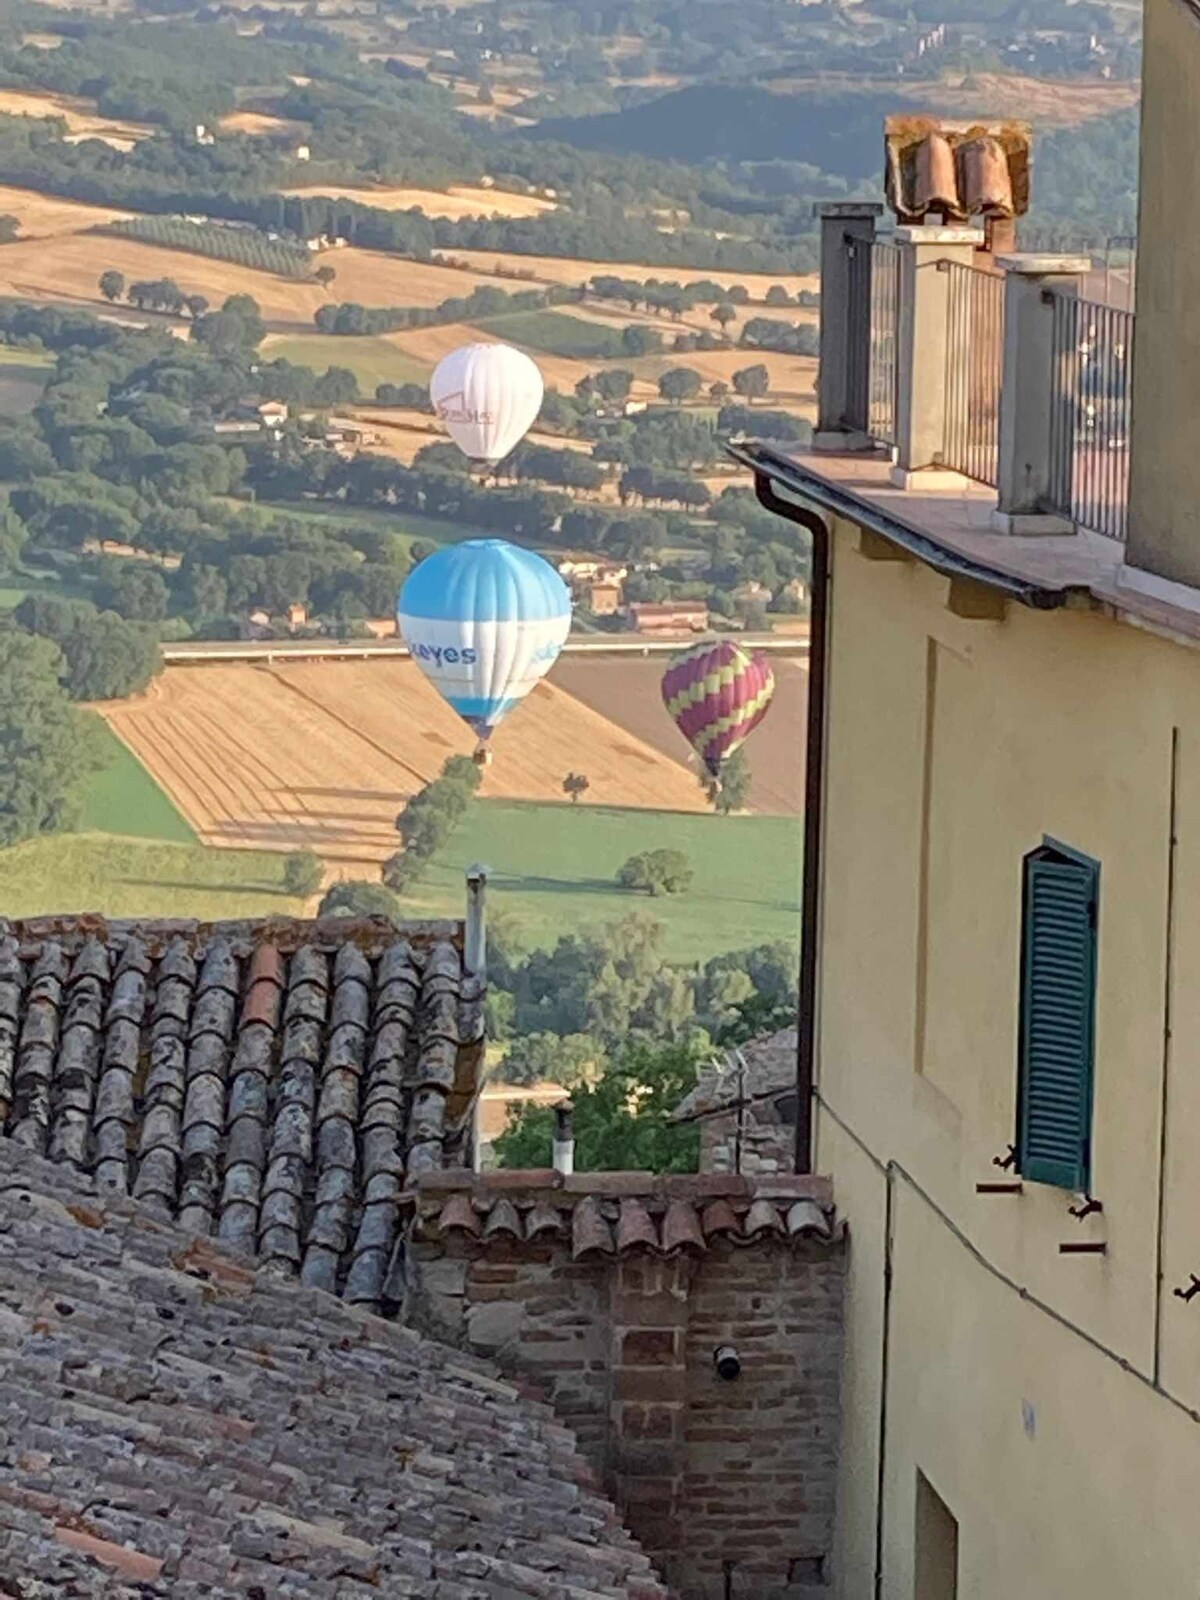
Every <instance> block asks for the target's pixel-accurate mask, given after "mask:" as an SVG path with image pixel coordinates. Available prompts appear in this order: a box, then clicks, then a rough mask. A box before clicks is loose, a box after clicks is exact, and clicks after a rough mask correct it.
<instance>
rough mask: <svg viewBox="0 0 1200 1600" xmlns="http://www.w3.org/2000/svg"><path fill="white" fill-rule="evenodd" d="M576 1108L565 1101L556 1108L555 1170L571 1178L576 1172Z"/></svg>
mask: <svg viewBox="0 0 1200 1600" xmlns="http://www.w3.org/2000/svg"><path fill="white" fill-rule="evenodd" d="M574 1114H575V1107H574V1106H573V1105H572V1104H571V1102H570V1101H569V1100H564V1101H562V1103H561V1104H560V1105H557V1106H555V1108H554V1170H555V1172H561V1173H562V1175H563V1177H564V1178H569V1177H570V1176H571V1174H572V1173H573V1172H574V1171H575V1120H574Z"/></svg>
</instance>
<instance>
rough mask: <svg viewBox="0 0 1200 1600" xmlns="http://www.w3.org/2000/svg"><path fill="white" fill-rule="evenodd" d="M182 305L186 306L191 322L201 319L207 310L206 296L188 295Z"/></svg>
mask: <svg viewBox="0 0 1200 1600" xmlns="http://www.w3.org/2000/svg"><path fill="white" fill-rule="evenodd" d="M184 304H185V305H186V306H187V308H188V311H189V313H190V315H191V317H192V320H193V321H194V320H195V319H196V318H197V317H202V316H203V315H204V313H205V312H206V311H207V310H208V296H207V295H203V294H189V295H187V296H186V298H185V300H184Z"/></svg>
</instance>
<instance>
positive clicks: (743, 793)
mask: <svg viewBox="0 0 1200 1600" xmlns="http://www.w3.org/2000/svg"><path fill="white" fill-rule="evenodd" d="M701 781H702V782H703V783H704V785H705V787H706V788H707V790H708V795H709V798H710V800H711V801H712V803H713V810H714V811H719V812H720V814H721V815H722V816H723V817H727V816H729V815H730V814H731V813H732V812H734V811H742V810H744V809H745V805H746V801H747V800H748V799H749V798H750V784H751V781H752V780H751V775H750V763H749V762H748V761H747V760H746V752H745V750H744V749H741V750H735V751H734V752H733V754H732V755H731V756H730V757H729V759H728V760H727V761H725V762H723V763H722V765H721V777H720V780H719V782H714V781H713V780H711V779H709V778H708V777H707V776H705V777H704V778H703V779H702V780H701Z"/></svg>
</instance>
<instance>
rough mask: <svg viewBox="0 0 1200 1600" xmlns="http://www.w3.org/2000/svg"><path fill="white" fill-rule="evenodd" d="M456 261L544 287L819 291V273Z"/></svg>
mask: <svg viewBox="0 0 1200 1600" xmlns="http://www.w3.org/2000/svg"><path fill="white" fill-rule="evenodd" d="M454 259H455V260H456V261H463V262H465V263H467V264H468V265H469V266H472V267H474V268H475V270H476V271H477V272H488V273H494V272H495V271H496V269H497V267H499V268H500V269H501V272H502V274H503V275H507V276H512V277H524V278H527V279H528V280H530V281H535V280H536V281H537V282H540V283H569V284H580V283H586V282H587V281H588V279H589V278H594V277H596V275H597V274H598V273H599V274H602V275H607V276H611V277H615V278H637V279H639V280H644V279H646V278H666V279H669V280H671V281H672V282H677V283H690V282H693V281H694V280H696V279H697V278H711V279H712V281H713V282H714V283H720V284H724V285H725V286H726V288H728V287H729V286H730V285H731V284H735V283H740V284H744V285H745V287H746V288H747V289H748V290H749V291H750V295H751V298H752V299H755V300H761V299H762V298H763V297H764V296H765V294H766V292H767V290H768V289H769V288H770V287H771V285H772V284H773V283H781V284H783V286H784V288H785V289H787V291H788V292H789V294H796V293H797V292H798V291H799V290H801V289H819V288H820V280H819V278H818V277H817V275H816V273H811V272H810V273H796V272H780V273H766V272H726V271H724V270H722V269H715V270H713V271H710V270H709V269H708V268H707V267H706V268H704V269H703V270H701V269H699V268H692V267H680V266H668V267H664V266H662V265H661V264H660V265H658V266H647V265H645V264H641V263H632V262H628V261H576V260H575V259H574V258H573V257H570V256H525V255H520V256H519V255H513V254H511V253H506V252H505V251H503V250H456V251H455V252H454Z"/></svg>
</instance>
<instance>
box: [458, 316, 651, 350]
mask: <svg viewBox="0 0 1200 1600" xmlns="http://www.w3.org/2000/svg"><path fill="white" fill-rule="evenodd" d="M475 327H477V328H480V329H482V330H483V332H484V333H491V334H494V335H495V336H496V338H497V339H506V340H507V341H508V342H509V343H510V344H519V345H524V346H525V347H526V348H527V349H529V350H542V351H544V352H545V353H546V354H547V355H550V356H568V357H570V358H571V359H572V360H575V361H601V360H608V359H610V358H612V357H615V356H620V355H623V354H624V352H625V346H624V344H623V343H622V340H621V329H620V328H608V327H605V326H604V324H603V323H599V322H585V321H584V320H583V318H582V317H573V316H571V315H570V314H569V313H567V312H564V311H509V312H506V313H505V314H504V315H503V316H499V317H485V318H483V319H482V320H481V321H479V322H476V323H475Z"/></svg>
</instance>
